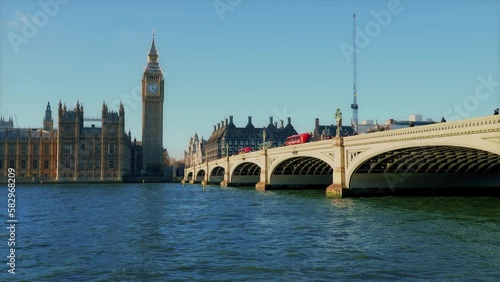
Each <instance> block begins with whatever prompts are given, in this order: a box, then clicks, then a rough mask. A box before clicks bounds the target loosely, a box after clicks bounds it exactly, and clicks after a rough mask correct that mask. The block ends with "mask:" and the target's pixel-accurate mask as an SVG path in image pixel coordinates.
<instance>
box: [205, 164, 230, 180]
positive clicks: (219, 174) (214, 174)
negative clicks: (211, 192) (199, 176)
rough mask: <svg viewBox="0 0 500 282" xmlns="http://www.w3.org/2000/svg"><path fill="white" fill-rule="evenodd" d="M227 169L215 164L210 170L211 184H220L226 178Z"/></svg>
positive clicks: (209, 178)
mask: <svg viewBox="0 0 500 282" xmlns="http://www.w3.org/2000/svg"><path fill="white" fill-rule="evenodd" d="M225 172H226V169H225V168H224V167H222V166H215V167H213V168H212V169H211V170H210V174H209V175H208V183H209V184H220V183H221V182H222V181H223V180H224V174H225Z"/></svg>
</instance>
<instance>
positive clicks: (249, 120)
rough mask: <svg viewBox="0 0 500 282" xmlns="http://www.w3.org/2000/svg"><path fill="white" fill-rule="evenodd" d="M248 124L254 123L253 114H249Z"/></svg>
mask: <svg viewBox="0 0 500 282" xmlns="http://www.w3.org/2000/svg"><path fill="white" fill-rule="evenodd" d="M248 124H252V116H248Z"/></svg>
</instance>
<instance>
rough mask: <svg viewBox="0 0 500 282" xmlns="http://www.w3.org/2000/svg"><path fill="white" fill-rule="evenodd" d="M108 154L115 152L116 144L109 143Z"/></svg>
mask: <svg viewBox="0 0 500 282" xmlns="http://www.w3.org/2000/svg"><path fill="white" fill-rule="evenodd" d="M108 154H109V155H114V154H115V144H108Z"/></svg>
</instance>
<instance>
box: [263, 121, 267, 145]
mask: <svg viewBox="0 0 500 282" xmlns="http://www.w3.org/2000/svg"><path fill="white" fill-rule="evenodd" d="M266 147H267V146H266V127H265V126H264V128H263V129H262V149H266Z"/></svg>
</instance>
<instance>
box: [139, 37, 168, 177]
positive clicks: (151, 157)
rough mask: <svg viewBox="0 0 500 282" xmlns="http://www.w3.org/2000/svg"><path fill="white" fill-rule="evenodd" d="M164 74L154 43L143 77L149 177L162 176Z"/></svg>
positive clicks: (144, 153) (144, 160)
mask: <svg viewBox="0 0 500 282" xmlns="http://www.w3.org/2000/svg"><path fill="white" fill-rule="evenodd" d="M164 94H165V93H164V80H163V73H162V71H161V68H160V65H159V63H158V52H157V51H156V46H155V37H154V34H153V43H152V44H151V49H150V50H149V54H148V65H147V67H146V70H145V71H144V74H143V75H142V167H143V170H145V172H146V173H147V174H149V175H162V173H163V169H162V158H163V100H164Z"/></svg>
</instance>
